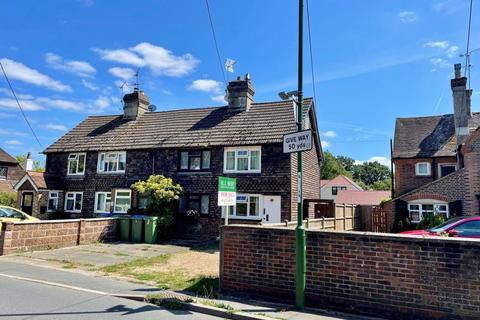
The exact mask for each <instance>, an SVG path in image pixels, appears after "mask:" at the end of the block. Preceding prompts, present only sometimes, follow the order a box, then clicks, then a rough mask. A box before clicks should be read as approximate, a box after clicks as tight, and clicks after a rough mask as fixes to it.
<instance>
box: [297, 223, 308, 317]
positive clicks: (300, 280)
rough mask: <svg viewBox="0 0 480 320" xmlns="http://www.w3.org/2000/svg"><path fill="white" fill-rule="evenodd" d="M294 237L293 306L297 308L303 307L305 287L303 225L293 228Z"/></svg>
mask: <svg viewBox="0 0 480 320" xmlns="http://www.w3.org/2000/svg"><path fill="white" fill-rule="evenodd" d="M295 237H296V240H297V241H296V243H297V247H296V275H295V282H296V286H295V291H296V292H295V306H296V307H297V309H300V310H303V309H304V308H305V287H306V269H307V262H306V261H307V257H306V236H305V228H304V227H303V225H301V226H297V228H296V229H295Z"/></svg>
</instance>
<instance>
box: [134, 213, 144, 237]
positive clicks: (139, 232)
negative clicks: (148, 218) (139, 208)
mask: <svg viewBox="0 0 480 320" xmlns="http://www.w3.org/2000/svg"><path fill="white" fill-rule="evenodd" d="M143 218H144V216H132V242H143Z"/></svg>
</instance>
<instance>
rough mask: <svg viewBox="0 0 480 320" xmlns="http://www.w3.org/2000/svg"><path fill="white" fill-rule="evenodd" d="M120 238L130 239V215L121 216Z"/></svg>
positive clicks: (122, 239)
mask: <svg viewBox="0 0 480 320" xmlns="http://www.w3.org/2000/svg"><path fill="white" fill-rule="evenodd" d="M119 219H120V240H121V241H130V223H131V221H130V217H129V216H121V217H120V218H119Z"/></svg>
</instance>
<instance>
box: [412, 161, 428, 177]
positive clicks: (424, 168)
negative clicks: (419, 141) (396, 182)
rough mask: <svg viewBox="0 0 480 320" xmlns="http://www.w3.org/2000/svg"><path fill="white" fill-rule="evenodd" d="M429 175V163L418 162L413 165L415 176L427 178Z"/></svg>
mask: <svg viewBox="0 0 480 320" xmlns="http://www.w3.org/2000/svg"><path fill="white" fill-rule="evenodd" d="M430 174H431V173H430V163H428V162H418V163H416V164H415V175H417V176H429V175H430Z"/></svg>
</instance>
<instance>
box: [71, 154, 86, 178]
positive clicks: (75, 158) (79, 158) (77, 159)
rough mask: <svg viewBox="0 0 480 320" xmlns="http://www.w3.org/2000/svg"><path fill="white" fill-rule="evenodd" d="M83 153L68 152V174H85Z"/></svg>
mask: <svg viewBox="0 0 480 320" xmlns="http://www.w3.org/2000/svg"><path fill="white" fill-rule="evenodd" d="M85 158H86V156H85V153H70V154H69V155H68V175H72V176H77V175H82V174H85Z"/></svg>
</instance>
